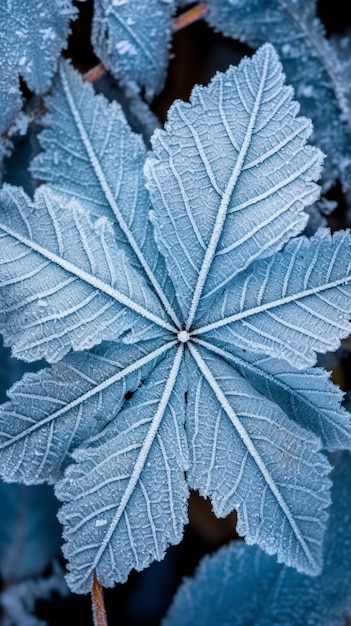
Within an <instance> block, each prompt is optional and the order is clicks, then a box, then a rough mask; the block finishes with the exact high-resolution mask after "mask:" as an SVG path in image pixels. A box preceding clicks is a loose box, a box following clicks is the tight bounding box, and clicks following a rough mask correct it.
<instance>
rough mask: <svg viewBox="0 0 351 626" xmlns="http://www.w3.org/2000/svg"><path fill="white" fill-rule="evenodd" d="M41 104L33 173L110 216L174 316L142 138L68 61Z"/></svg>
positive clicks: (123, 242)
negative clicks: (44, 126)
mask: <svg viewBox="0 0 351 626" xmlns="http://www.w3.org/2000/svg"><path fill="white" fill-rule="evenodd" d="M46 106H47V108H48V111H49V114H48V115H47V117H46V124H47V125H48V126H49V128H47V129H46V130H44V131H43V132H42V133H41V134H40V136H39V141H40V144H41V146H42V148H43V149H44V152H43V153H41V154H40V155H38V156H37V157H36V158H35V159H34V161H33V163H32V172H33V173H34V174H35V175H36V176H38V177H39V178H40V179H42V180H45V181H47V182H49V183H50V187H51V188H52V189H53V190H54V191H55V192H57V191H58V192H59V194H60V196H62V197H63V198H66V199H67V201H70V200H72V199H75V200H78V202H79V203H80V204H82V205H83V206H84V208H85V209H88V210H89V211H90V212H91V213H92V214H93V215H95V216H96V217H101V216H103V215H105V216H107V217H109V218H110V219H111V220H113V221H114V222H115V229H116V238H117V240H118V243H119V245H120V246H122V247H123V249H125V251H126V254H127V255H128V257H129V258H130V260H131V262H132V263H133V264H134V265H136V266H137V267H139V268H140V269H141V270H142V271H143V272H144V274H145V277H146V279H147V280H148V281H149V282H150V284H151V285H152V286H153V288H154V290H155V292H156V293H157V295H158V297H159V299H160V300H161V302H162V304H163V306H164V307H165V309H166V311H168V314H169V315H170V317H171V318H172V319H173V321H174V322H175V323H177V321H178V318H177V314H176V311H177V309H176V311H174V310H173V308H174V306H176V307H177V305H176V303H175V302H174V290H173V287H172V284H171V281H170V280H169V278H168V276H167V272H166V269H165V264H164V260H163V258H162V257H161V255H160V253H159V251H158V249H157V247H156V246H155V242H154V240H153V236H152V225H151V224H150V222H149V219H148V213H149V210H150V200H149V194H148V192H147V190H146V189H145V185H144V177H143V165H144V161H145V157H146V148H145V145H144V143H143V141H142V139H141V137H140V136H139V135H137V134H135V133H134V132H132V130H131V129H130V127H129V125H128V123H127V121H126V119H125V116H124V114H123V112H122V109H121V107H120V105H119V104H118V103H117V102H113V103H108V101H107V100H106V99H105V98H104V97H103V96H96V95H94V91H93V88H92V85H90V84H88V83H83V81H82V78H81V77H80V75H79V74H78V73H77V72H76V71H75V70H74V69H73V68H72V67H70V65H69V64H68V63H61V64H60V67H59V75H58V77H57V79H56V81H55V83H54V88H53V91H52V95H51V96H50V97H48V98H47V100H46ZM97 120H98V122H97Z"/></svg>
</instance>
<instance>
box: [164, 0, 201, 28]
mask: <svg viewBox="0 0 351 626" xmlns="http://www.w3.org/2000/svg"><path fill="white" fill-rule="evenodd" d="M207 11H208V3H207V2H200V3H199V4H197V5H196V6H195V7H193V8H192V9H189V10H188V11H185V13H182V15H179V17H176V19H175V20H174V22H173V25H172V33H177V32H178V31H179V30H182V29H183V28H186V27H187V26H190V24H193V23H194V22H197V21H198V20H201V19H202V18H203V17H204V15H206V13H207Z"/></svg>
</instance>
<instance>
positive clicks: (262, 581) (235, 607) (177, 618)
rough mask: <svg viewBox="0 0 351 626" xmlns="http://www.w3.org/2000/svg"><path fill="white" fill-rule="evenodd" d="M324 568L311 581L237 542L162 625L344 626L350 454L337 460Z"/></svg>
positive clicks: (212, 561)
mask: <svg viewBox="0 0 351 626" xmlns="http://www.w3.org/2000/svg"><path fill="white" fill-rule="evenodd" d="M333 477H334V480H335V485H334V488H333V508H332V510H331V516H330V521H329V525H328V530H327V533H326V537H325V557H324V567H323V571H322V573H321V574H320V576H318V577H316V578H309V577H308V576H304V575H302V574H299V573H298V572H296V571H294V570H292V569H291V568H289V567H286V566H284V565H279V564H278V563H277V562H276V560H275V559H274V558H272V557H269V556H268V555H266V554H264V553H263V552H261V551H260V550H259V549H257V548H254V547H251V546H246V545H244V544H243V543H241V542H233V543H231V544H230V545H228V546H224V547H223V548H222V549H221V550H220V551H219V552H217V553H216V554H215V555H213V556H211V557H206V558H205V559H203V561H202V562H201V564H200V566H199V568H198V570H197V572H196V574H195V578H194V579H193V580H192V579H187V580H186V581H185V582H184V583H183V585H182V586H181V587H180V589H179V590H178V593H177V595H176V596H175V599H174V602H173V605H172V606H171V609H170V611H169V613H168V615H167V617H166V618H165V619H164V621H163V622H162V626H212V624H216V626H229V625H232V624H235V626H272V625H273V624H274V625H277V626H278V625H279V626H301V625H302V624H308V626H343V624H345V618H346V616H350V615H351V592H350V575H349V573H350V558H351V543H350V526H351V513H350V511H351V506H350V504H351V502H350V493H351V463H350V456H349V455H345V457H344V459H340V458H339V459H337V458H336V470H335V471H334V476H333Z"/></svg>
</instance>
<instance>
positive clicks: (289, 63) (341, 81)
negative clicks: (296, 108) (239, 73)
mask: <svg viewBox="0 0 351 626" xmlns="http://www.w3.org/2000/svg"><path fill="white" fill-rule="evenodd" d="M206 19H207V21H208V23H209V24H210V25H211V26H212V27H214V28H216V29H217V30H220V31H221V32H222V33H223V34H224V35H226V36H227V37H233V38H234V39H239V40H241V41H245V42H247V43H248V44H249V45H250V46H252V47H253V48H256V47H258V46H259V45H261V44H263V43H264V42H266V41H269V42H271V43H272V44H273V45H274V46H275V47H276V49H277V51H278V53H279V55H280V59H281V62H282V64H283V68H284V72H285V73H286V76H287V80H288V82H289V83H290V84H291V85H293V87H294V88H295V91H296V97H297V98H298V100H299V102H300V103H301V110H302V113H303V114H304V115H306V116H308V117H310V118H311V120H312V122H313V127H314V132H313V135H312V137H311V141H312V142H313V143H315V144H316V145H317V146H319V147H320V148H321V149H322V150H323V151H324V152H325V154H326V155H327V157H326V161H325V169H324V177H325V179H326V182H327V184H329V185H330V184H331V183H333V181H334V180H335V179H336V178H341V180H342V182H343V184H344V186H345V187H346V188H347V189H350V187H351V156H350V155H351V88H350V84H351V83H350V74H349V68H348V67H347V62H346V60H344V58H343V55H342V50H340V49H339V47H338V46H337V45H336V44H335V42H334V41H333V40H331V41H329V40H328V39H326V37H325V33H324V28H323V26H322V24H321V22H320V21H319V19H318V18H317V16H316V2H315V0H308V2H305V1H304V0H298V1H295V0H264V1H262V0H249V2H248V1H247V0H209V12H208V15H207V16H206Z"/></svg>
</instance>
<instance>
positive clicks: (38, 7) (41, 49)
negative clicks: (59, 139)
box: [0, 0, 77, 133]
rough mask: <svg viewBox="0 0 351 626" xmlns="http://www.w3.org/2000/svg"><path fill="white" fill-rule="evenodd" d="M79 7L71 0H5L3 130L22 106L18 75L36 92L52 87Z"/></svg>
mask: <svg viewBox="0 0 351 626" xmlns="http://www.w3.org/2000/svg"><path fill="white" fill-rule="evenodd" d="M76 15H77V9H76V8H75V7H73V6H72V3H71V0H65V1H64V2H62V1H60V2H57V0H36V1H35V2H33V1H32V0H27V1H26V2H23V1H22V0H11V2H9V1H7V0H5V1H4V2H2V6H1V12H0V31H1V33H2V36H1V37H0V58H1V59H2V60H5V59H6V62H2V63H1V64H0V133H2V132H3V131H5V130H6V129H7V128H8V126H9V125H10V124H11V122H12V121H13V119H14V116H15V114H16V113H17V112H18V111H19V110H20V108H21V105H22V98H21V92H20V86H19V75H20V76H22V77H23V78H24V80H25V81H26V83H27V85H28V87H29V88H30V89H31V90H32V91H34V92H35V93H38V94H42V93H45V91H47V90H48V89H49V87H50V83H51V79H52V76H53V74H54V72H55V70H56V65H57V59H58V56H59V54H60V52H61V49H62V48H64V47H65V46H66V38H67V36H68V34H69V21H70V19H73V18H75V17H76Z"/></svg>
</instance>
